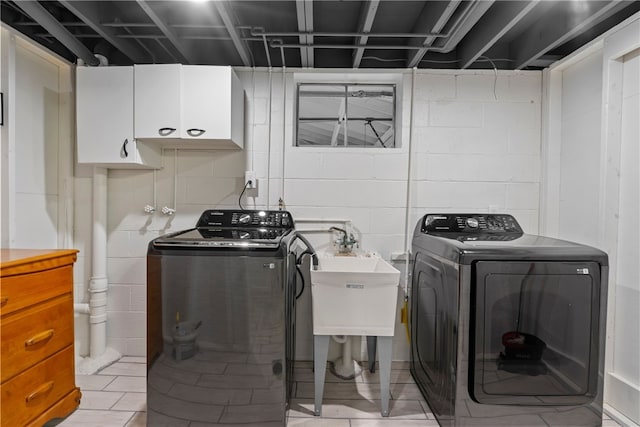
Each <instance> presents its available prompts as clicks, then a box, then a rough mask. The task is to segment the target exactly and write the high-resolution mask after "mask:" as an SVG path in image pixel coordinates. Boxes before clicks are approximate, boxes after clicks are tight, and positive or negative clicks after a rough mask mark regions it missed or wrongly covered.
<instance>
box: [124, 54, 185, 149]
mask: <svg viewBox="0 0 640 427" xmlns="http://www.w3.org/2000/svg"><path fill="white" fill-rule="evenodd" d="M181 68H182V66H181V65H180V64H153V65H135V66H134V75H135V79H134V81H135V84H134V101H135V136H136V138H139V139H149V138H179V137H180V74H181Z"/></svg>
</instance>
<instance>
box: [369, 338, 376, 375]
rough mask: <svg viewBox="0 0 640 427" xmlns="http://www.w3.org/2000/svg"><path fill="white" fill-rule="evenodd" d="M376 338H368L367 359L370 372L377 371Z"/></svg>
mask: <svg viewBox="0 0 640 427" xmlns="http://www.w3.org/2000/svg"><path fill="white" fill-rule="evenodd" d="M377 338H378V337H376V336H367V356H368V357H367V358H368V359H369V372H371V373H372V374H373V373H374V372H375V371H376V342H377Z"/></svg>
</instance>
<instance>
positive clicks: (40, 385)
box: [0, 346, 75, 427]
mask: <svg viewBox="0 0 640 427" xmlns="http://www.w3.org/2000/svg"><path fill="white" fill-rule="evenodd" d="M73 357H74V355H73V346H69V347H67V348H66V349H64V350H62V351H60V352H58V353H56V354H54V355H53V356H51V357H50V358H48V359H47V360H45V361H43V362H41V363H39V364H37V365H36V366H34V367H33V368H31V369H29V370H28V371H25V372H23V373H21V374H20V375H18V376H17V377H14V378H12V379H11V380H9V381H7V382H6V383H4V384H2V386H0V395H1V398H2V409H1V414H2V417H1V419H2V423H1V425H2V427H5V426H6V427H16V426H22V425H25V424H26V423H27V422H28V421H29V420H30V419H31V418H35V417H37V416H38V415H39V414H40V413H42V412H43V411H45V410H46V409H47V408H49V407H50V406H51V405H53V404H54V403H56V402H57V401H58V400H60V399H61V398H62V397H63V396H64V395H66V394H67V393H69V392H70V391H72V390H73V389H74V388H75V378H74V372H73Z"/></svg>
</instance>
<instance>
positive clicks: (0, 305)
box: [0, 297, 9, 307]
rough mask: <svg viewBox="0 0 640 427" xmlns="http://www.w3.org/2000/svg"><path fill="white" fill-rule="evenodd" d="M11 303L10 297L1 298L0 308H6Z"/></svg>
mask: <svg viewBox="0 0 640 427" xmlns="http://www.w3.org/2000/svg"><path fill="white" fill-rule="evenodd" d="M8 302H9V297H2V298H0V307H4V306H5V305H7V303H8Z"/></svg>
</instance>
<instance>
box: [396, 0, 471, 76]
mask: <svg viewBox="0 0 640 427" xmlns="http://www.w3.org/2000/svg"><path fill="white" fill-rule="evenodd" d="M460 3H462V1H460V0H452V1H448V2H445V1H439V2H433V3H431V2H425V5H424V7H423V8H422V12H420V15H419V16H418V19H417V21H416V25H415V26H414V27H413V32H421V33H440V32H441V31H442V30H443V29H444V27H445V25H447V22H449V20H450V19H451V17H452V16H453V14H454V13H455V11H456V9H457V8H458V6H459V5H460ZM435 40H436V37H427V38H425V39H424V40H423V41H422V43H421V44H422V46H424V48H422V49H418V50H416V51H415V52H413V53H411V54H410V55H409V59H408V60H407V67H408V68H413V67H417V66H418V65H419V64H420V61H421V60H422V58H424V55H425V54H426V53H427V52H428V51H429V46H431V45H433V42H434V41H435Z"/></svg>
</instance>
